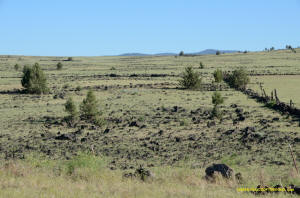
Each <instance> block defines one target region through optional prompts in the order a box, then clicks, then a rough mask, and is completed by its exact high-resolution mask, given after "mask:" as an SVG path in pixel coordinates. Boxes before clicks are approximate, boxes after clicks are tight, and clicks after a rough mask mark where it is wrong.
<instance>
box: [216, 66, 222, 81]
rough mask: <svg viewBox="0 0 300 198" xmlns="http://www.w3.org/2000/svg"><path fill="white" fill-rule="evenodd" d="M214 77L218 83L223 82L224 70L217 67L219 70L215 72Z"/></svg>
mask: <svg viewBox="0 0 300 198" xmlns="http://www.w3.org/2000/svg"><path fill="white" fill-rule="evenodd" d="M214 78H215V82H216V83H220V82H222V80H223V72H222V70H220V69H217V70H216V71H215V72H214Z"/></svg>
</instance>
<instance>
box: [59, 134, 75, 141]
mask: <svg viewBox="0 0 300 198" xmlns="http://www.w3.org/2000/svg"><path fill="white" fill-rule="evenodd" d="M55 139H56V140H71V139H72V138H71V136H70V135H68V134H62V135H59V136H56V137H55Z"/></svg>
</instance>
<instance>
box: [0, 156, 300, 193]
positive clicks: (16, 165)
mask: <svg viewBox="0 0 300 198" xmlns="http://www.w3.org/2000/svg"><path fill="white" fill-rule="evenodd" d="M107 162H108V159H107V158H105V157H96V156H93V155H89V154H82V153H81V154H79V155H78V156H77V157H74V158H73V159H71V160H66V161H55V160H49V159H47V158H41V157H39V156H37V155H30V156H28V157H27V159H26V160H17V161H16V160H15V161H6V162H2V163H1V168H0V188H1V191H0V197H5V198H9V197H63V198H66V197H124V198H125V197H178V198H179V197H180V198H182V197H189V198H192V197H195V198H196V197H220V198H221V197H256V195H254V194H252V193H249V192H237V188H242V187H249V188H254V187H256V185H257V184H260V183H261V184H264V185H273V184H275V183H276V182H277V183H282V184H283V185H285V184H289V183H291V182H292V183H295V184H297V181H298V184H299V177H297V176H295V173H294V171H293V170H292V169H290V170H284V169H277V168H276V169H274V167H265V168H261V167H256V168H255V167H253V166H251V167H239V168H238V169H237V170H240V171H241V172H242V174H243V181H242V183H238V182H237V181H234V180H228V181H225V180H223V179H218V180H217V182H215V183H210V182H208V181H206V180H205V179H204V172H205V171H204V169H203V168H201V167H200V168H191V166H189V165H190V163H189V162H182V163H178V166H175V167H174V166H173V167H171V166H161V167H152V168H151V171H152V172H153V174H154V176H153V177H152V178H148V179H147V180H146V181H141V180H140V179H138V178H132V179H128V178H125V177H123V173H124V172H123V171H122V170H110V169H109V168H107ZM292 175H294V177H293V176H292ZM286 196H291V197H293V195H288V194H285V193H278V194H276V195H275V194H268V195H265V197H286Z"/></svg>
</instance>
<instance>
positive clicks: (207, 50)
mask: <svg viewBox="0 0 300 198" xmlns="http://www.w3.org/2000/svg"><path fill="white" fill-rule="evenodd" d="M217 51H220V52H221V53H225V54H226V53H236V52H238V51H236V50H216V49H206V50H203V51H201V52H196V53H190V54H194V55H206V54H216V52H217Z"/></svg>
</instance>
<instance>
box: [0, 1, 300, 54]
mask: <svg viewBox="0 0 300 198" xmlns="http://www.w3.org/2000/svg"><path fill="white" fill-rule="evenodd" d="M287 44H289V45H292V46H293V47H297V46H300V0H285V1H283V0H251V1H250V0H226V1H225V0H172V1H171V0H148V1H146V0H26V1H24V0H0V54H10V55H37V56H102V55H118V54H122V53H131V52H139V53H152V54H153V53H162V52H175V53H178V52H179V51H184V52H185V53H188V52H198V51H202V50H204V49H220V50H250V51H259V50H263V49H264V48H266V47H268V48H270V47H272V46H274V47H275V48H276V49H278V48H285V46H286V45H287Z"/></svg>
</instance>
